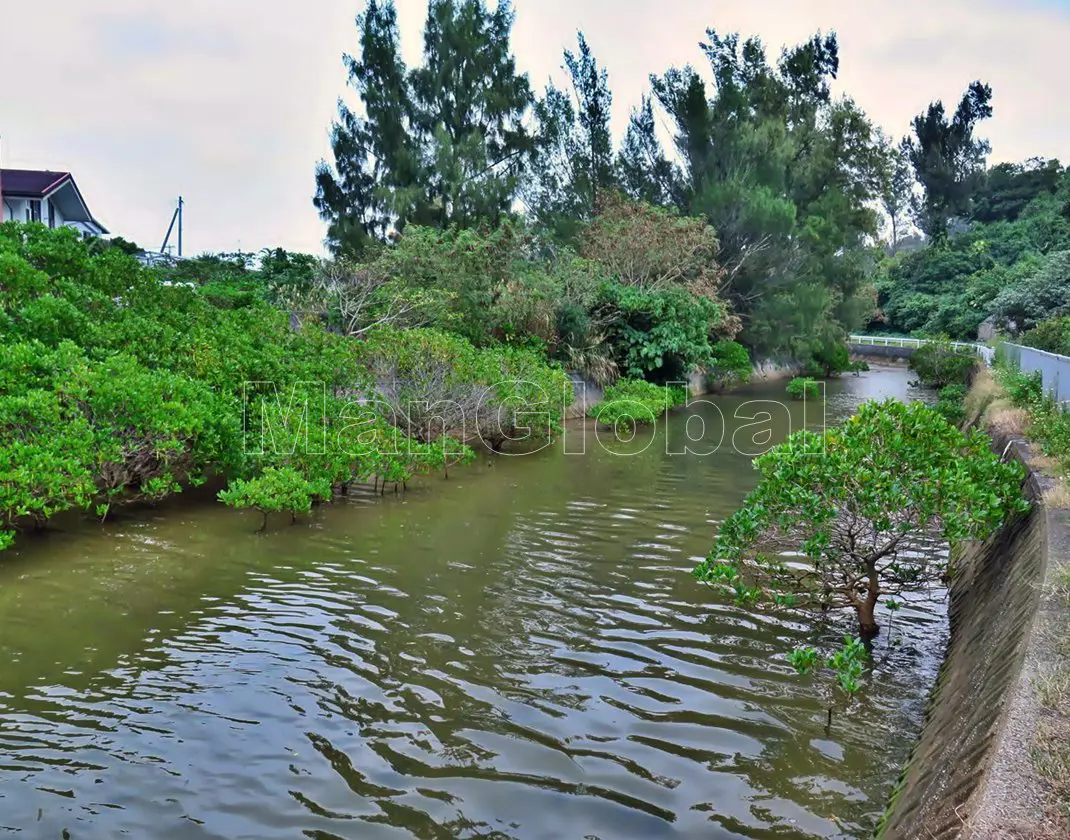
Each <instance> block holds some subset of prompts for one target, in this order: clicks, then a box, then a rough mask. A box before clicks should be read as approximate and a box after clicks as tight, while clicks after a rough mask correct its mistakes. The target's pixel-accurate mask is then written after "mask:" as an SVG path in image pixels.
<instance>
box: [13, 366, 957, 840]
mask: <svg viewBox="0 0 1070 840" xmlns="http://www.w3.org/2000/svg"><path fill="white" fill-rule="evenodd" d="M907 379H908V375H907V374H906V372H905V371H898V370H892V371H874V372H872V373H869V374H866V375H863V376H859V377H846V378H844V379H843V380H842V381H841V382H838V383H831V384H830V385H829V395H828V400H827V412H828V418H829V420H830V421H832V420H833V419H834V418H835V417H837V416H842V415H843V414H845V413H849V412H850V411H851V410H852V409H853V407H854V406H855V405H857V404H858V402H859V401H861V400H863V399H867V398H870V397H880V396H885V395H891V396H901V397H902V396H913V395H912V394H911V393H910V392H909V389H908V386H907ZM781 395H782V384H780V385H775V386H774V385H770V386H764V387H754V388H751V389H749V390H747V391H745V392H741V393H739V394H733V395H730V396H723V397H715V398H711V402H710V404H698V405H696V406H695V407H693V408H692V409H691V413H692V414H693V415H694V416H695V417H696V418H697V417H701V418H702V421H703V422H700V421H699V420H697V419H693V420H691V421H690V422H689V420H688V415H687V413H686V412H685V413H681V414H677V415H675V416H673V418H672V420H671V421H670V423H669V424H668V429H666V428H664V427H663V428H661V429H658V430H656V431H655V432H653V433H652V434H648V435H645V436H644V435H639V436H637V438H636V440H634V441H632V442H631V443H630V444H614V443H613V442H612V441H611V440H608V439H607V438H606V436H605V435H604V434H603V435H601V436H600V437H598V438H596V437H595V434H594V432H593V430H591V429H590V428H587V429H586V437H584V435H583V434H581V431H582V430H580V429H577V428H574V429H571V430H570V432H569V436H568V437H567V439H566V440H565V441H564V442H563V443H561V444H559V446H558V447H557V448H556V450H546V451H543V452H539V453H537V454H534V455H527V456H524V457H512V458H509V457H504V458H496V459H493V460H483V461H481V462H480V463H479V464H478V465H476V466H474V467H472V468H470V469H466V470H464V471H461V472H459V473H455V474H454V475H453V476H452V477H451V478H450V480H449V481H443V480H440V479H431V480H426V481H424V482H422V483H421V484H420V485H419V486H417V487H416V488H414V489H413V490H411V491H410V492H409V493H408V494H405V495H400V496H398V497H393V496H391V495H388V496H387V497H385V498H384V499H382V500H379V499H374V500H373V499H372V498H371V497H370V496H361V497H356V498H352V499H350V500H349V501H348V502H347V503H344V504H338V505H335V506H331V507H328V508H325V509H322V510H320V511H317V513H316V515H315V516H314V518H312V519H311V521H306V522H300V523H299V524H298V525H296V526H294V527H289V526H287V525H286V524H285V523H282V522H280V523H276V524H275V526H274V527H273V528H272V529H271V530H270V531H269V533H268V534H266V535H257V534H255V533H254V530H255V528H256V525H257V524H258V523H257V515H255V514H250V515H248V516H245V515H242V514H237V513H234V512H231V511H227V510H225V509H223V508H221V507H219V506H215V505H208V504H191V503H189V502H188V501H187V502H185V503H184V504H177V503H176V504H174V505H171V506H165V507H162V508H160V509H159V510H157V511H154V512H150V513H147V514H146V513H145V512H141V513H139V514H137V516H133V515H129V516H128V517H127V518H125V519H123V520H120V521H117V522H114V523H111V524H109V525H107V526H95V525H85V526H83V527H80V528H78V529H77V530H75V531H73V532H68V533H53V534H50V535H48V536H47V537H45V538H43V539H41V540H33V541H29V542H28V543H27V544H26V545H24V546H23V547H21V548H20V549H19V550H17V551H14V552H9V553H8V555H6V556H4V557H3V561H2V562H0V661H2V662H3V665H2V669H0V828H7V829H10V830H13V831H21V832H22V833H21V835H19V836H26V837H32V838H38V837H41V838H52V837H56V838H58V837H61V836H63V835H62V832H63V831H64V830H66V831H67V832H68V833H69V836H70V837H71V838H74V840H83V838H112V837H117V836H120V834H121V833H122V832H125V835H124V836H130V837H134V838H150V837H151V838H256V840H270V839H271V838H294V837H302V836H305V837H312V838H321V840H324V839H325V838H374V837H420V838H446V837H465V838H467V837H495V838H507V837H518V838H548V839H549V838H554V839H555V840H556V838H566V837H575V838H584V837H601V838H631V837H634V838H650V837H709V838H743V837H746V838H773V837H776V838H801V837H811V836H819V837H858V836H863V835H864V834H865V833H866V831H867V830H868V828H869V827H870V826H871V825H872V823H873V820H874V819H875V817H876V815H878V814H879V812H880V811H881V810H882V808H883V805H884V802H885V799H886V797H887V795H888V792H889V790H890V787H891V785H892V783H893V782H894V780H895V778H896V776H897V773H898V768H899V765H900V764H901V762H902V761H903V760H904V758H905V757H906V754H907V751H908V750H909V746H910V743H911V741H912V738H913V737H914V735H915V734H916V732H917V729H918V727H919V725H920V717H921V712H922V703H923V701H922V698H923V697H924V694H925V692H926V691H927V686H928V684H929V683H930V681H931V680H932V679H933V677H934V675H935V670H936V668H937V666H938V662H939V655H940V652H941V650H942V645H943V639H944V619H943V617H942V606H941V605H935V606H933V605H915V607H914V608H912V609H910V610H905V611H904V613H905V614H901V616H900V617H898V618H897V619H896V621H897V624H898V626H897V627H896V628H894V629H893V630H892V632H891V633H890V634H889V635H888V636H887V637H884V638H882V640H881V644H882V645H883V647H882V648H881V649H880V651H879V654H878V655H879V658H880V659H881V664H880V666H879V668H880V671H881V675H880V680H879V684H878V685H877V686H876V687H875V688H874V689H873V690H870V691H869V692H867V694H866V696H865V697H863V699H862V700H861V701H860V703H859V705H858V708H856V709H854V710H853V711H852V712H851V713H850V714H849V715H839V716H838V717H837V719H836V721H835V723H834V726H833V727H832V729H831V731H830V732H827V733H826V731H825V726H824V717H825V715H824V708H825V705H824V698H823V696H822V687H821V685H820V684H819V683H817V682H815V681H813V680H809V679H799V678H797V677H796V676H795V675H794V673H793V672H792V670H791V669H790V668H789V667H787V666H786V663H785V660H784V657H783V654H784V653H785V652H786V651H787V650H789V649H791V648H792V647H793V646H794V645H796V644H798V643H800V642H803V641H806V640H812V639H814V638H815V637H816V636H821V637H827V638H829V639H834V638H835V637H836V636H837V634H839V633H841V632H842V630H843V629H844V628H845V627H847V626H849V625H847V624H843V625H841V626H835V625H832V626H826V627H815V626H812V625H803V624H791V623H789V624H784V623H780V622H778V621H776V620H774V619H773V618H772V617H771V616H768V615H764V614H754V613H751V612H748V611H746V610H741V609H738V608H736V607H734V606H733V605H731V604H728V603H724V602H721V601H717V600H715V599H714V598H713V596H712V595H711V592H710V591H709V590H708V589H705V588H703V587H702V586H700V585H699V584H697V583H695V582H694V580H693V579H692V578H691V577H690V575H689V572H690V570H691V568H692V567H693V565H694V564H695V563H696V562H697V560H698V559H699V558H700V557H701V556H702V555H703V554H704V553H705V551H706V549H707V548H708V546H709V542H710V537H711V535H712V533H713V529H714V527H715V526H716V524H717V523H718V522H719V521H721V520H722V519H723V518H724V517H725V516H727V515H728V514H730V513H731V512H732V511H733V510H734V509H735V507H736V506H737V505H738V504H739V502H740V500H741V499H742V497H743V496H744V494H745V493H746V492H747V491H748V490H749V489H751V487H753V485H754V480H755V477H754V473H753V471H752V469H751V467H750V464H749V458H748V457H745V456H744V455H741V454H738V453H736V452H733V451H732V445H731V444H732V442H733V440H735V441H736V442H737V443H739V442H746V441H748V440H751V441H753V439H754V438H755V433H756V431H758V432H760V431H761V430H756V429H753V428H752V429H745V430H744V431H740V430H741V429H743V427H745V426H746V424H748V423H749V422H753V421H748V419H747V418H748V417H751V418H753V417H755V416H758V414H760V412H761V411H763V410H765V409H763V407H762V406H761V405H758V404H756V403H753V402H752V403H751V404H750V405H744V403H745V402H746V401H747V400H762V399H766V400H779V399H780V398H781ZM766 408H768V409H769V415H770V418H772V419H771V420H770V421H769V422H770V423H772V424H773V426H774V429H773V432H772V435H773V437H774V439H779V438H781V437H783V435H784V434H786V433H787V432H788V430H789V426H790V425H794V426H795V427H796V428H798V427H799V425H801V423H802V422H803V416H802V406H801V405H800V404H790V405H789V407H788V408H786V409H777V408H776V407H775V406H773V407H768V406H767V407H766ZM809 408H810V410H811V412H812V411H813V409H814V406H812V405H811V406H809ZM737 415H738V416H737ZM722 418H723V419H722ZM806 422H807V423H809V424H811V425H813V424H815V423H819V422H820V412H813V415H812V416H808V417H807V418H806ZM766 429H768V425H767V426H766ZM666 435H668V445H669V447H670V448H672V447H674V446H676V445H677V444H679V445H681V446H683V445H686V446H688V447H689V448H690V449H691V452H692V454H690V455H669V454H667V453H666V443H667V439H666ZM759 437H760V435H759ZM719 441H720V442H721V445H720V446H719V447H716V446H715V444H717V443H718V442H719ZM758 442H759V443H761V441H758ZM561 446H564V447H566V448H567V450H568V451H569V452H571V453H573V454H567V455H562V454H561V451H560V448H561ZM644 446H645V448H644ZM715 448H716V451H715V452H714V451H712V450H714V449H715ZM741 448H746V447H741ZM581 450H582V452H583V454H579V453H580V452H581ZM681 451H682V450H681ZM624 452H631V453H633V454H631V455H624V454H622V453H624ZM705 452H712V454H696V453H705ZM889 639H891V640H893V641H894V644H890V645H889V644H888V642H889Z"/></svg>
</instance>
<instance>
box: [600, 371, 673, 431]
mask: <svg viewBox="0 0 1070 840" xmlns="http://www.w3.org/2000/svg"><path fill="white" fill-rule="evenodd" d="M686 402H687V391H686V390H685V389H684V388H682V387H680V386H672V385H655V384H654V383H652V382H646V381H644V380H642V379H621V380H620V381H618V382H617V383H616V384H615V385H612V386H610V387H609V388H606V392H605V399H604V401H603V402H601V403H599V404H598V405H596V406H593V407H592V408H591V409H590V411H589V414H590V415H591V416H592V417H594V418H595V419H596V420H598V422H599V423H604V424H605V425H607V426H613V427H622V428H632V427H634V426H636V425H643V424H652V423H655V422H657V419H658V418H659V417H661V416H662V415H663V414H664V413H665V412H666V411H668V410H669V409H670V408H672V407H673V406H677V405H682V404H684V403H686Z"/></svg>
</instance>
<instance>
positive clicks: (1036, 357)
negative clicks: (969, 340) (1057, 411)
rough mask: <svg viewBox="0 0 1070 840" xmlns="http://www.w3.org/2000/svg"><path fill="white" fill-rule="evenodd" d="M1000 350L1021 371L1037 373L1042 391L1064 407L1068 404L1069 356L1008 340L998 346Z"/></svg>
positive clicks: (1069, 386) (1069, 382)
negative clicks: (1012, 342)
mask: <svg viewBox="0 0 1070 840" xmlns="http://www.w3.org/2000/svg"><path fill="white" fill-rule="evenodd" d="M1000 352H1001V354H1002V356H1003V358H1004V359H1005V360H1006V361H1008V362H1010V363H1011V364H1012V365H1014V366H1015V367H1016V368H1018V369H1019V370H1020V371H1022V373H1039V374H1040V383H1041V387H1042V388H1043V389H1044V393H1045V394H1046V395H1048V396H1049V397H1051V398H1052V399H1054V400H1055V401H1056V402H1057V403H1059V404H1060V405H1061V406H1062V407H1063V408H1064V409H1065V408H1067V407H1068V405H1070V357H1067V356H1060V355H1059V354H1058V353H1049V352H1048V351H1047V350H1037V349H1036V348H1035V347H1023V346H1022V345H1021V344H1010V343H1009V342H1005V343H1004V344H1002V345H1001V346H1000Z"/></svg>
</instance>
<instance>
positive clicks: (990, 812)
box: [878, 371, 1070, 840]
mask: <svg viewBox="0 0 1070 840" xmlns="http://www.w3.org/2000/svg"><path fill="white" fill-rule="evenodd" d="M966 409H967V422H969V423H973V424H980V425H981V426H983V427H984V428H986V429H987V430H988V431H989V434H990V435H991V436H992V440H993V447H994V448H995V449H996V450H997V451H1000V452H1004V453H1005V454H1006V457H1013V458H1017V459H1019V460H1020V461H1021V462H1022V463H1024V464H1025V465H1026V467H1027V468H1028V469H1029V476H1028V478H1027V481H1026V492H1027V494H1028V496H1029V498H1030V499H1031V501H1032V502H1033V508H1032V510H1031V512H1030V513H1029V514H1028V515H1026V516H1024V517H1022V518H1020V519H1019V520H1018V521H1016V522H1014V523H1012V524H1011V525H1010V526H1009V527H1008V528H1006V529H1005V530H1004V531H1003V532H1001V533H1000V534H997V535H996V536H994V537H993V538H992V539H991V540H989V541H988V542H986V543H984V544H981V545H974V546H969V547H967V548H965V549H964V550H963V551H962V553H961V555H960V556H959V557H958V558H957V561H956V576H955V579H954V580H953V582H952V584H951V588H950V606H949V616H950V622H951V637H950V642H949V645H948V649H947V656H946V660H945V663H944V666H943V668H942V669H941V673H940V678H939V679H938V681H937V686H936V688H935V690H934V692H933V695H932V697H931V699H930V706H929V710H928V713H927V716H926V724H925V728H924V731H923V733H922V737H921V739H920V741H919V743H918V745H917V746H916V748H915V750H914V752H913V755H912V758H911V761H910V763H909V764H908V766H907V768H906V770H905V771H904V774H903V777H902V779H901V780H900V784H899V785H898V787H897V789H896V792H895V794H894V796H893V798H892V804H891V806H890V808H889V811H888V814H887V815H886V817H885V820H884V822H883V824H882V827H881V829H880V831H879V833H878V836H879V837H880V838H881V840H914V838H917V837H925V838H932V840H993V839H994V840H1056V838H1064V837H1066V836H1067V832H1068V826H1070V822H1068V821H1067V816H1068V814H1067V802H1068V799H1067V792H1068V790H1070V787H1068V785H1070V747H1068V746H1067V745H1068V744H1070V738H1068V735H1070V708H1068V707H1067V705H1066V704H1067V700H1068V695H1067V691H1066V689H1067V688H1070V635H1068V629H1067V628H1068V627H1070V599H1068V596H1070V588H1068V586H1067V583H1068V581H1070V563H1068V559H1067V558H1068V557H1070V512H1068V511H1067V510H1065V509H1061V508H1060V507H1059V506H1057V505H1056V504H1054V503H1053V501H1054V497H1053V495H1052V491H1053V489H1054V488H1055V487H1056V486H1057V485H1056V482H1055V480H1054V479H1053V478H1052V477H1051V476H1049V475H1046V474H1045V472H1044V467H1045V465H1046V464H1047V463H1048V462H1047V461H1045V459H1043V458H1042V457H1040V456H1039V453H1038V451H1037V448H1036V447H1035V446H1034V445H1032V444H1031V443H1030V442H1029V441H1028V439H1027V437H1028V435H1027V434H1023V432H1026V428H1027V427H1023V425H1022V422H1021V420H1022V418H1021V416H1020V414H1014V413H1013V412H1014V411H1015V410H1014V409H1013V408H1011V407H1010V406H1009V404H1008V401H1007V400H1006V398H1005V395H1004V394H1003V393H1002V392H1001V390H1000V389H999V388H998V386H997V385H996V384H995V383H994V382H993V380H992V378H991V375H990V374H988V372H987V371H985V372H982V374H981V375H980V376H978V378H977V379H976V380H975V382H974V385H973V388H972V389H971V392H970V394H969V395H968V396H967V400H966Z"/></svg>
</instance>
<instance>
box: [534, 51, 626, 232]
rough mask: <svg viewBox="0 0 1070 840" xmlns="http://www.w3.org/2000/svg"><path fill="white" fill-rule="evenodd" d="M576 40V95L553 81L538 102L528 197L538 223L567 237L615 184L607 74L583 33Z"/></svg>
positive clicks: (570, 63) (572, 70) (568, 57)
mask: <svg viewBox="0 0 1070 840" xmlns="http://www.w3.org/2000/svg"><path fill="white" fill-rule="evenodd" d="M577 42H578V51H577V52H575V53H574V52H572V51H571V50H565V53H564V60H565V70H566V71H567V72H568V76H569V83H570V87H571V93H568V92H565V91H562V90H560V89H558V88H557V87H556V86H554V85H553V84H552V83H551V84H550V85H549V86H548V87H547V89H546V95H545V96H544V97H543V98H542V99H540V100H539V101H538V102H537V103H536V106H535V115H536V118H537V121H538V125H539V137H538V147H537V151H536V154H535V157H534V160H533V161H532V168H531V173H530V178H529V182H528V188H527V190H526V193H527V195H526V196H525V198H526V203H527V205H528V208H529V212H530V213H531V215H532V216H533V217H534V218H535V220H536V222H537V223H538V224H539V225H540V226H542V227H544V228H546V229H547V230H549V231H551V232H552V233H553V235H554V236H555V237H556V238H558V239H561V240H564V241H569V240H571V239H572V238H574V236H575V234H576V231H577V230H578V228H579V226H580V225H581V224H582V223H583V222H584V221H586V220H588V219H590V218H591V216H592V214H593V213H594V211H595V208H596V207H597V206H598V204H599V198H600V196H601V195H602V194H603V193H604V192H605V191H606V190H607V189H610V188H612V187H614V186H616V170H615V167H614V160H613V137H612V134H611V132H610V127H609V121H610V116H611V110H612V105H613V95H612V93H611V92H610V90H609V80H608V76H607V73H606V70H605V68H603V67H600V66H599V65H598V62H597V60H596V59H595V57H594V54H593V53H592V51H591V48H590V45H589V44H588V43H587V39H586V38H585V37H584V35H583V33H582V32H580V33H578V35H577Z"/></svg>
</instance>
